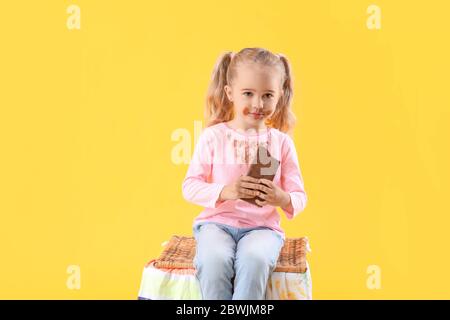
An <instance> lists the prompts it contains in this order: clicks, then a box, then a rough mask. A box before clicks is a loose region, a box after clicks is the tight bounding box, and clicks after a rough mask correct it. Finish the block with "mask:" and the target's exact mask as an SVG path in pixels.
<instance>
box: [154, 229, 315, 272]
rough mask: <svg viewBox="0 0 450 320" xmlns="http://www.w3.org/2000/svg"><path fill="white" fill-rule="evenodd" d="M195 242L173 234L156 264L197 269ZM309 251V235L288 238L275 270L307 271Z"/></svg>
mask: <svg viewBox="0 0 450 320" xmlns="http://www.w3.org/2000/svg"><path fill="white" fill-rule="evenodd" d="M195 244H196V243H195V238H194V237H184V236H172V238H171V239H170V240H169V241H168V242H167V244H166V246H165V248H164V250H163V252H162V253H161V255H160V256H159V258H158V259H156V260H155V264H154V266H155V267H156V268H159V269H195V267H194V264H193V260H194V257H195ZM307 251H310V249H309V244H308V238H307V237H301V238H286V240H285V242H284V246H283V248H282V249H281V251H280V255H279V257H278V262H277V266H276V267H275V269H274V272H296V273H305V272H306V271H307V263H306V252H307Z"/></svg>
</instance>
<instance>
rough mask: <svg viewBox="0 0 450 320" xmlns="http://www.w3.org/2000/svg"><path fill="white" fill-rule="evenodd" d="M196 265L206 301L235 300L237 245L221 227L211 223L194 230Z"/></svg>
mask: <svg viewBox="0 0 450 320" xmlns="http://www.w3.org/2000/svg"><path fill="white" fill-rule="evenodd" d="M194 236H195V240H196V254H195V258H194V261H193V262H194V266H195V268H196V270H197V273H196V276H197V279H198V281H199V283H200V288H201V291H202V298H203V300H231V298H232V295H233V284H232V282H231V279H232V278H233V276H234V268H233V264H234V257H235V250H236V242H235V241H234V239H233V238H232V236H231V235H230V234H228V233H227V232H226V231H225V230H224V229H222V228H220V227H219V226H217V225H215V224H213V223H208V224H203V225H200V226H196V227H195V228H194Z"/></svg>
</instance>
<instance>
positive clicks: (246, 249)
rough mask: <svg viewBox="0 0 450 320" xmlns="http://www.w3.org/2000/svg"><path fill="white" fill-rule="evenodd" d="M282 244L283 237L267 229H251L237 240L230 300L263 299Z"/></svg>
mask: <svg viewBox="0 0 450 320" xmlns="http://www.w3.org/2000/svg"><path fill="white" fill-rule="evenodd" d="M283 244H284V241H283V238H282V237H281V236H280V235H278V234H277V233H276V232H275V231H273V230H271V229H257V230H251V231H249V232H248V233H246V234H245V235H244V236H243V237H242V238H241V239H240V240H239V241H238V243H237V250H236V258H235V262H234V268H235V271H236V277H235V279H234V294H233V298H232V299H233V300H264V299H265V296H266V287H267V281H268V279H269V276H270V274H271V272H272V271H273V270H274V269H275V267H276V264H277V261H278V256H279V254H280V250H281V248H282V247H283Z"/></svg>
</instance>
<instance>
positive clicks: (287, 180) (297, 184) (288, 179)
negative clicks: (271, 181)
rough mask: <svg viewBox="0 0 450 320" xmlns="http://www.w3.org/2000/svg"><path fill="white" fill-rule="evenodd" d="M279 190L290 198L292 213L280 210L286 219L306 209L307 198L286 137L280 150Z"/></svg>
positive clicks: (290, 139)
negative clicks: (286, 193)
mask: <svg viewBox="0 0 450 320" xmlns="http://www.w3.org/2000/svg"><path fill="white" fill-rule="evenodd" d="M281 188H282V189H283V190H284V191H286V192H288V193H289V195H290V197H291V203H292V208H293V211H287V210H286V209H283V208H281V209H282V210H283V211H284V212H285V214H286V217H287V218H288V219H293V218H294V217H295V216H297V215H298V214H299V213H300V212H301V211H303V210H304V209H305V207H306V201H307V196H306V192H305V188H304V183H303V178H302V174H301V171H300V166H299V162H298V159H297V151H296V149H295V144H294V141H293V140H292V138H291V137H290V136H288V135H286V139H285V141H284V143H283V149H282V164H281Z"/></svg>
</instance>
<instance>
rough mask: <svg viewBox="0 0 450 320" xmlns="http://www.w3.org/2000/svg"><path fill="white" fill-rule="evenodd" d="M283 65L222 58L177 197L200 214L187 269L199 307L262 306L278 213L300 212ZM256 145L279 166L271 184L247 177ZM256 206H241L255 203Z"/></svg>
mask: <svg viewBox="0 0 450 320" xmlns="http://www.w3.org/2000/svg"><path fill="white" fill-rule="evenodd" d="M292 88H293V86H292V76H291V68H290V65H289V63H288V60H287V59H286V57H285V56H283V55H281V54H273V53H271V52H270V51H268V50H265V49H262V48H245V49H243V50H241V51H239V52H238V53H236V54H235V53H233V52H228V53H225V54H223V55H222V56H221V57H220V58H219V60H218V61H217V63H216V66H215V68H214V71H213V74H212V78H211V83H210V87H209V90H208V95H207V100H206V112H205V116H206V128H205V129H204V130H203V131H202V133H201V134H200V136H199V138H198V142H197V143H196V146H195V150H194V154H193V157H192V160H191V163H190V165H189V169H188V171H187V174H186V177H185V179H184V181H183V185H182V190H183V197H184V198H185V199H186V200H187V201H189V202H192V203H194V204H197V205H200V206H202V207H204V210H203V211H202V212H201V213H200V214H199V215H198V216H197V217H196V218H195V219H194V224H193V229H192V230H193V234H194V237H195V240H196V255H195V258H194V266H195V268H196V271H197V273H196V276H197V279H198V280H199V283H200V287H201V292H202V296H203V299H204V300H216V299H220V300H229V299H234V300H238V299H240V300H242V299H258V300H262V299H265V292H266V285H267V281H268V278H269V275H270V273H271V272H272V271H273V270H274V268H275V267H276V264H277V260H278V256H279V253H280V250H281V248H282V247H283V245H284V240H285V234H284V232H283V230H282V229H281V227H280V215H279V213H278V211H277V210H276V207H280V208H281V209H282V210H283V212H284V213H285V215H286V217H287V218H288V219H293V218H294V217H295V216H296V215H298V214H299V213H300V212H301V211H303V210H304V208H305V205H306V200H307V197H306V193H305V189H304V184H303V178H302V175H301V171H300V167H299V162H298V159H297V153H296V149H295V145H294V142H293V140H292V138H291V137H290V136H289V135H288V134H287V133H290V131H291V129H292V127H293V126H294V122H295V116H294V114H293V113H292V111H291V109H290V108H291V106H290V105H291V100H292V94H293V92H292ZM260 146H263V147H265V148H266V150H268V151H269V153H270V155H271V156H272V157H274V158H276V159H277V160H278V161H279V166H278V167H277V170H276V171H275V170H274V171H275V172H273V174H275V176H274V177H273V180H270V179H263V178H253V177H251V176H247V175H246V174H247V172H248V170H249V167H250V165H251V164H252V163H253V162H254V161H255V159H257V158H256V153H257V152H256V150H258V147H260ZM255 197H256V200H255V203H256V204H257V205H255V204H253V203H249V202H247V201H245V199H250V198H255Z"/></svg>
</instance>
